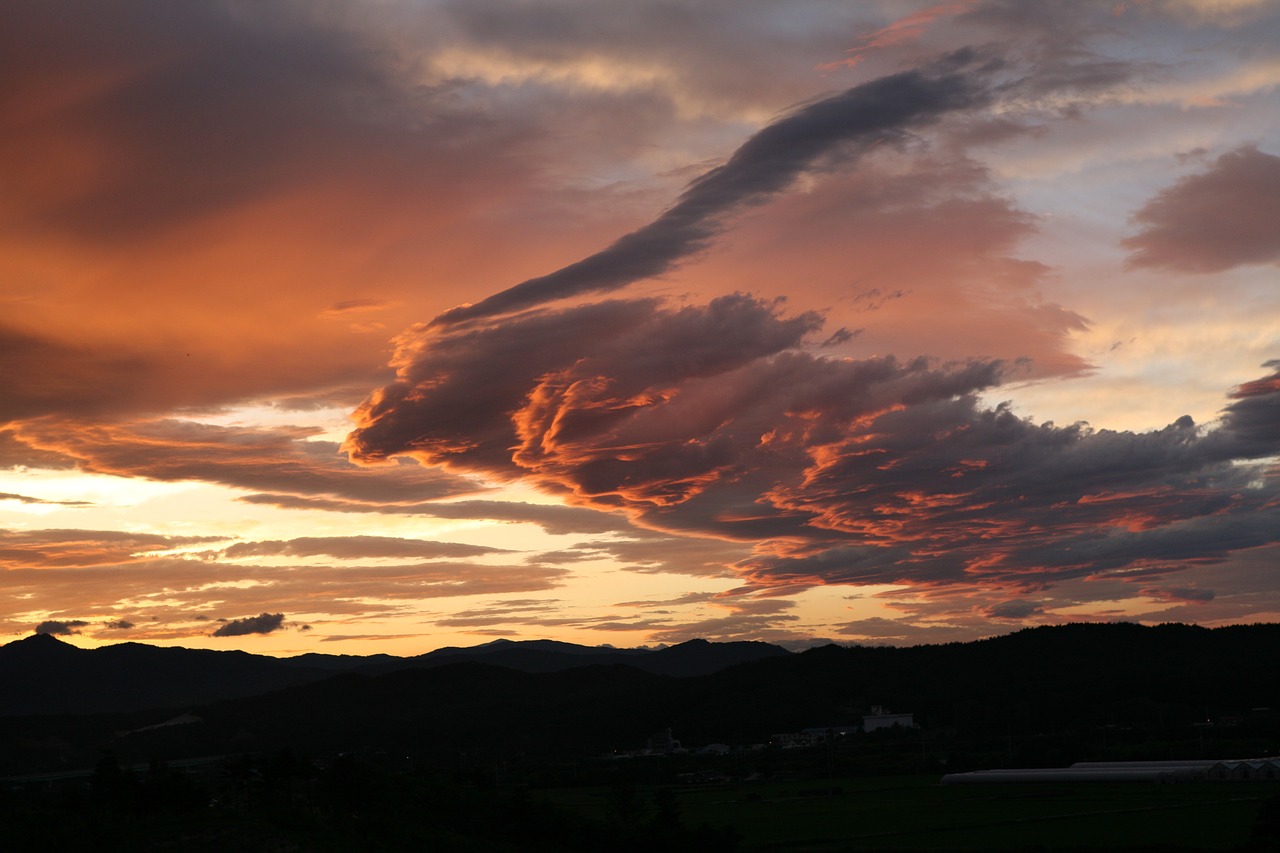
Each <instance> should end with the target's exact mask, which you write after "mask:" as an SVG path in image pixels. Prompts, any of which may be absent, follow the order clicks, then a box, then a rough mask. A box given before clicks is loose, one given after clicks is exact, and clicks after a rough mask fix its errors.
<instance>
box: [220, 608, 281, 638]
mask: <svg viewBox="0 0 1280 853" xmlns="http://www.w3.org/2000/svg"><path fill="white" fill-rule="evenodd" d="M283 625H284V614H283V613H261V614H259V615H257V616H246V617H244V618H243V619H232V620H230V621H227V622H223V624H222V625H220V626H219V627H218V629H217V630H216V631H214V632H213V634H212V635H211V636H214V637H242V636H244V635H246V634H270V633H271V632H272V631H278V630H280V628H281V626H283Z"/></svg>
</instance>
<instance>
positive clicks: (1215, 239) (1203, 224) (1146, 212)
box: [1121, 145, 1280, 274]
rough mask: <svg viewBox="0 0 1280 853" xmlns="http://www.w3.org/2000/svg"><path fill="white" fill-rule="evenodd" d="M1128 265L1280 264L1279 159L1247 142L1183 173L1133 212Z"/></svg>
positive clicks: (1183, 268)
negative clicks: (1279, 227)
mask: <svg viewBox="0 0 1280 853" xmlns="http://www.w3.org/2000/svg"><path fill="white" fill-rule="evenodd" d="M1132 221H1133V222H1134V223H1135V224H1137V225H1138V226H1139V227H1140V229H1141V230H1140V231H1139V232H1138V233H1137V234H1135V235H1133V236H1132V237H1127V238H1125V239H1124V240H1122V241H1121V244H1122V245H1123V246H1124V247H1125V248H1127V249H1129V251H1130V255H1129V261H1128V262H1129V264H1130V266H1133V267H1152V268H1156V269H1165V270H1174V271H1177V272H1189V273H1201V274H1205V273H1218V272H1224V271H1226V270H1229V269H1232V268H1234V267H1239V266H1246V265H1250V264H1276V263H1280V231H1278V230H1277V228H1276V227H1275V223H1276V222H1278V221H1280V157H1277V156H1275V155H1273V154H1267V153H1266V152H1263V151H1259V150H1258V149H1257V147H1256V146H1250V145H1246V146H1241V147H1240V148H1237V149H1235V150H1233V151H1228V152H1227V153H1226V154H1223V155H1222V156H1220V157H1219V158H1218V159H1217V160H1215V161H1214V162H1213V165H1212V166H1211V167H1210V168H1209V169H1208V170H1206V171H1204V172H1200V173H1199V174H1195V175H1189V176H1187V177H1185V178H1182V179H1181V180H1179V181H1178V182H1177V183H1175V184H1174V185H1173V186H1171V187H1169V188H1167V189H1164V190H1162V191H1161V192H1159V193H1158V194H1156V196H1155V197H1153V198H1152V199H1150V200H1149V201H1148V202H1147V203H1146V204H1144V205H1143V206H1142V207H1140V208H1139V209H1138V211H1137V212H1136V213H1134V214H1133V217H1132Z"/></svg>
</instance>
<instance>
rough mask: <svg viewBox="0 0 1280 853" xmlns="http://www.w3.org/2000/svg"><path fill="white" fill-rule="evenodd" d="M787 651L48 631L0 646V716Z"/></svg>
mask: <svg viewBox="0 0 1280 853" xmlns="http://www.w3.org/2000/svg"><path fill="white" fill-rule="evenodd" d="M790 654H791V653H790V652H788V651H787V650H786V649H783V648H781V647H779V646H774V645H770V644H769V643H761V642H731V643H711V642H708V641H706V640H690V641H689V642H687V643H681V644H680V645H676V646H669V647H667V648H663V649H657V650H649V649H614V648H610V647H592V646H580V645H576V644H573V643H564V642H559V641H555V640H519V641H516V640H497V641H493V642H489V643H484V644H482V645H479V646H474V647H470V648H457V647H447V648H442V649H437V650H435V651H432V652H427V653H426V654H423V655H418V656H416V657H405V658H401V657H395V656H393V655H371V656H367V657H364V656H358V655H324V654H315V653H312V654H304V655H298V656H295V657H291V658H274V657H269V656H266V655H253V654H249V653H248V652H242V651H215V650H208V649H186V648H175V647H161V646H149V645H146V644H143V643H120V644H118V645H112V646H103V647H101V648H97V649H81V648H78V647H77V646H74V645H72V644H70V643H66V642H63V641H61V640H59V639H57V638H56V637H53V636H52V635H48V634H36V635H33V636H30V637H26V638H24V639H21V640H15V641H14V642H11V643H8V644H6V645H4V646H0V684H3V685H4V687H5V689H4V690H3V692H0V717H4V716H20V715H38V714H85V713H103V712H123V711H139V710H146V709H150V708H178V707H186V706H193V705H201V704H207V703H210V702H216V701H219V700H224V699H241V698H246V697H250V696H256V695H260V694H263V693H268V692H272V691H276V690H282V689H285V688H289V687H296V686H300V685H304V684H311V683H314V682H317V681H322V680H324V679H327V678H331V677H332V676H334V675H335V674H339V673H344V672H354V673H361V674H364V675H386V674H389V673H392V672H396V671H399V670H404V669H433V668H437V667H442V666H449V665H455V664H461V663H477V664H485V665H489V666H499V667H505V668H508V669H514V670H518V671H521V672H526V673H555V672H563V671H565V670H569V669H575V668H579V667H584V666H610V665H622V666H629V667H632V668H635V669H638V670H641V671H643V672H647V673H651V674H655V675H668V676H677V677H691V676H699V675H709V674H711V673H715V672H719V671H721V670H723V669H725V668H727V667H730V666H734V665H736V664H740V663H747V662H750V661H755V660H761V659H767V658H776V657H787V656H790Z"/></svg>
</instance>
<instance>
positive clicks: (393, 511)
mask: <svg viewBox="0 0 1280 853" xmlns="http://www.w3.org/2000/svg"><path fill="white" fill-rule="evenodd" d="M240 500H242V501H244V502H245V503H251V504H264V505H267V506H278V507H281V508H284V509H309V510H319V511H326V512H343V513H347V512H373V513H380V514H388V515H420V516H423V517H426V518H455V519H468V520H480V521H495V522H499V523H508V524H516V523H528V524H536V525H538V526H539V527H541V528H542V529H543V530H545V531H546V532H547V533H551V534H557V535H564V534H571V533H625V532H631V531H632V528H631V525H629V524H628V523H627V521H626V519H624V518H621V517H619V516H616V515H610V514H608V513H600V512H595V511H593V510H589V509H584V508H580V507H567V506H560V505H558V504H530V503H524V502H521V501H483V500H461V501H449V502H447V503H393V504H372V503H362V502H358V501H344V500H335V499H331V498H304V497H298V496H295V495H276V494H254V495H245V496H244V497H242V498H240Z"/></svg>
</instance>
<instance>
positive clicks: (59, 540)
mask: <svg viewBox="0 0 1280 853" xmlns="http://www.w3.org/2000/svg"><path fill="white" fill-rule="evenodd" d="M222 541H225V537H222V536H161V535H158V534H152V533H132V532H128V531H118V530H57V529H46V530H0V567H3V568H4V569H6V570H8V571H11V572H16V571H18V570H20V569H40V570H46V569H53V568H58V567H73V566H81V567H88V566H120V565H125V564H128V563H134V562H143V561H146V560H148V559H153V558H154V557H155V556H156V555H158V554H160V553H163V552H165V551H171V550H175V549H178V548H183V547H188V546H192V545H204V544H210V543H214V542H222ZM11 577H12V576H11Z"/></svg>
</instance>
